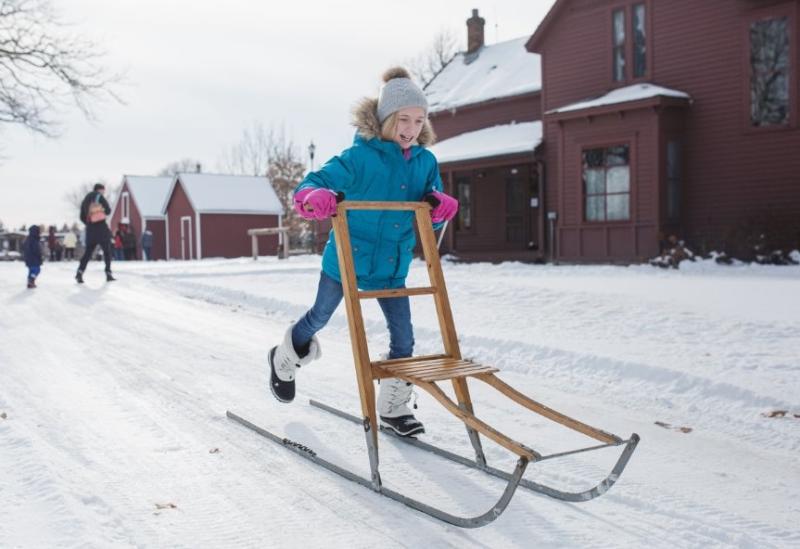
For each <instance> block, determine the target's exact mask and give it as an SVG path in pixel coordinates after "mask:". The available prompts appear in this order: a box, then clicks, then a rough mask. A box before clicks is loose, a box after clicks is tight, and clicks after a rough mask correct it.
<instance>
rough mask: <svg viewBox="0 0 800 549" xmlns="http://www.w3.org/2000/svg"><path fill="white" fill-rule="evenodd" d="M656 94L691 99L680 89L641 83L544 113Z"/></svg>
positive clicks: (599, 105)
mask: <svg viewBox="0 0 800 549" xmlns="http://www.w3.org/2000/svg"><path fill="white" fill-rule="evenodd" d="M658 96H664V97H677V98H680V99H688V100H689V101H691V99H692V97H691V96H690V95H689V94H688V93H686V92H683V91H680V90H673V89H671V88H665V87H663V86H657V85H655V84H649V83H642V84H633V85H631V86H625V87H623V88H618V89H615V90H611V91H610V92H607V93H604V94H603V95H600V96H598V97H594V98H591V99H584V100H581V101H576V102H574V103H568V104H567V105H564V106H562V107H558V108H555V109H550V110H549V111H546V112H545V114H559V113H563V112H572V111H579V110H583V109H594V108H597V107H603V106H606V105H618V104H620V103H628V102H631V101H640V100H642V99H650V98H652V97H658Z"/></svg>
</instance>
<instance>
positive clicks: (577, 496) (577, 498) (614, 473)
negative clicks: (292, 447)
mask: <svg viewBox="0 0 800 549" xmlns="http://www.w3.org/2000/svg"><path fill="white" fill-rule="evenodd" d="M309 404H311V405H312V406H314V407H315V408H319V409H320V410H324V411H326V412H328V413H331V414H334V415H336V416H339V417H341V418H343V419H346V420H348V421H352V422H354V423H358V424H360V423H361V419H360V418H358V417H356V416H354V415H352V414H348V413H347V412H344V411H342V410H339V409H337V408H334V407H332V406H328V405H327V404H323V403H322V402H319V401H316V400H313V399H312V400H309ZM379 427H380V430H381V432H383V433H385V434H387V435H389V436H392V437H394V438H395V439H396V440H399V441H401V442H404V443H406V444H410V445H411V446H415V447H417V448H419V449H421V450H425V451H427V452H431V453H434V454H436V455H438V456H441V457H443V458H445V459H449V460H450V461H454V462H456V463H460V464H461V465H466V466H467V467H471V468H473V469H478V470H481V471H484V472H486V473H487V474H489V475H492V476H494V477H497V478H501V479H503V480H507V481H508V480H511V477H512V475H509V474H508V473H506V472H505V471H501V470H500V469H496V468H494V467H491V466H489V465H486V466H481V465H479V464H478V463H476V462H475V461H473V460H471V459H469V458H465V457H463V456H460V455H458V454H455V453H453V452H450V451H448V450H445V449H443V448H439V447H438V446H434V445H433V444H428V443H427V442H424V441H421V440H418V439H416V438H411V437H402V436H400V435H398V434H396V433H395V432H394V431H392V430H391V429H386V428H385V427H383V426H379ZM638 443H639V436H638V435H636V434H633V435H631V437H630V438H629V439H628V440H623V441H622V442H620V443H619V444H602V445H599V446H591V447H589V448H581V449H578V450H572V451H569V452H559V453H556V454H550V455H546V456H543V457H542V458H541V459H538V460H536V462H539V461H542V460H545V459H552V458H558V457H563V456H567V455H571V454H577V453H582V452H589V451H592V450H599V449H601V448H608V447H610V446H619V445H622V444H625V449H624V450H623V451H622V455H620V457H619V459H618V460H617V463H616V465H614V468H613V469H612V470H611V473H610V474H609V475H608V476H607V477H606V478H605V479H603V480H602V481H601V482H600V483H599V484H597V485H596V486H594V487H592V488H590V489H588V490H584V491H583V492H564V491H562V490H558V489H556V488H552V487H550V486H547V485H545V484H539V483H538V482H533V481H532V480H527V479H521V480H520V481H519V485H520V486H522V487H523V488H527V489H528V490H531V491H533V492H536V493H537V494H543V495H545V496H548V497H551V498H555V499H559V500H562V501H571V502H581V501H589V500H591V499H594V498H596V497H598V496H601V495H603V494H604V493H606V492H607V491H608V489H609V488H611V487H612V486H613V485H614V483H615V482H616V481H617V479H618V478H619V476H620V475H621V474H622V471H623V470H624V469H625V466H626V465H627V464H628V460H629V459H630V457H631V454H633V451H634V450H635V449H636V445H637V444H638ZM536 462H534V463H536Z"/></svg>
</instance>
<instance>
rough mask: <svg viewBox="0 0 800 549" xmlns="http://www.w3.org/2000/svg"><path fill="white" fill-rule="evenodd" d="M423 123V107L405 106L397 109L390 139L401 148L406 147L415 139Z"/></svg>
mask: <svg viewBox="0 0 800 549" xmlns="http://www.w3.org/2000/svg"><path fill="white" fill-rule="evenodd" d="M424 124H425V109H423V108H422V107H407V108H405V109H400V110H399V111H397V126H395V129H394V136H393V137H392V139H393V140H394V142H395V143H397V144H398V145H400V147H401V148H403V149H407V148H409V147H410V146H411V145H413V144H414V143H415V142H416V141H417V137H419V134H420V132H421V131H422V126H423V125H424Z"/></svg>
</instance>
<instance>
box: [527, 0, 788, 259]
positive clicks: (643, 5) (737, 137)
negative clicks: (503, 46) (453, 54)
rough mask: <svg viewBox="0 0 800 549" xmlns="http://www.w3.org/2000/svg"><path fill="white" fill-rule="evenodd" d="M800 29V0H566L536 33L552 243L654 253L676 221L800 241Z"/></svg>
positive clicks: (720, 243)
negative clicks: (553, 215) (553, 216)
mask: <svg viewBox="0 0 800 549" xmlns="http://www.w3.org/2000/svg"><path fill="white" fill-rule="evenodd" d="M798 31H800V2H798V1H797V0H774V1H763V0H736V1H732V0H703V1H702V2H697V1H696V0H644V1H643V0H622V1H616V2H610V1H592V2H588V1H586V0H557V1H556V3H555V4H554V5H553V7H552V8H551V10H550V12H549V13H548V14H547V16H546V17H545V19H544V20H543V21H542V23H541V24H540V25H539V27H538V29H536V32H535V33H534V34H533V36H532V37H531V39H530V40H529V41H528V43H527V49H528V51H531V52H536V53H538V54H540V55H541V56H542V74H543V75H544V80H543V92H542V99H541V100H542V110H543V111H544V142H545V148H544V149H545V150H544V157H545V162H546V165H547V190H546V207H547V209H548V210H551V211H553V212H555V213H556V215H557V216H558V219H557V221H556V224H555V234H554V241H555V249H554V250H550V255H551V256H552V257H556V258H558V259H562V260H568V261H601V262H609V261H610V262H613V261H624V262H628V261H640V260H644V259H646V258H648V257H652V256H654V255H656V254H657V253H658V252H659V245H660V243H661V242H663V241H664V239H665V237H668V236H669V235H677V236H678V237H679V238H683V239H685V240H686V241H687V243H688V245H689V246H690V247H692V248H695V250H696V251H701V252H703V251H710V250H714V249H717V250H726V251H728V252H733V253H735V254H737V255H746V253H747V251H748V250H747V249H746V248H747V247H748V246H749V247H751V248H752V244H753V242H754V241H755V240H757V239H758V238H760V235H762V234H763V235H765V238H767V239H768V240H769V242H770V246H772V247H784V248H791V247H798V246H800V184H799V183H798V181H800V179H799V177H798V174H799V173H800V155H799V154H798V152H799V151H800V115H798V111H800V89H799V86H800V80H799V79H798V73H800V62H798V57H800V49H799V48H798V38H797V36H798Z"/></svg>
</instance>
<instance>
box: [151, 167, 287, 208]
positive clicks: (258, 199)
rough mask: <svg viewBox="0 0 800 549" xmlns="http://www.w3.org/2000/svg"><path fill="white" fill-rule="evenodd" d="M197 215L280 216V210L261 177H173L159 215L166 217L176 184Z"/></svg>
mask: <svg viewBox="0 0 800 549" xmlns="http://www.w3.org/2000/svg"><path fill="white" fill-rule="evenodd" d="M178 181H180V183H181V186H182V187H183V189H184V190H185V191H186V195H187V196H188V198H189V202H190V203H191V205H192V209H194V211H195V212H197V213H230V214H237V213H240V214H264V215H283V206H282V205H281V201H280V200H279V199H278V195H277V194H275V189H273V188H272V184H271V183H270V182H269V180H268V179H267V178H266V177H264V176H250V175H224V174H207V173H181V174H178V175H176V176H175V178H174V179H173V181H172V184H171V185H170V190H169V193H168V194H167V197H166V199H165V200H164V202H163V205H162V208H161V211H162V212H164V213H166V209H167V205H168V204H169V199H170V197H171V196H172V193H173V190H174V188H175V185H176V184H177V182H178Z"/></svg>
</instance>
